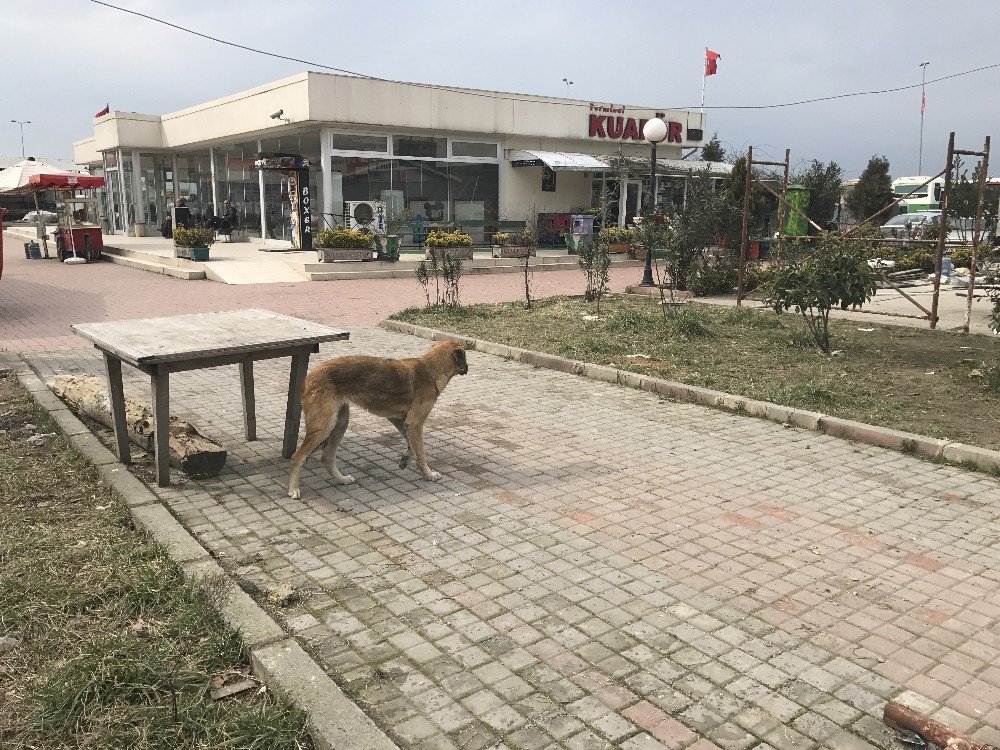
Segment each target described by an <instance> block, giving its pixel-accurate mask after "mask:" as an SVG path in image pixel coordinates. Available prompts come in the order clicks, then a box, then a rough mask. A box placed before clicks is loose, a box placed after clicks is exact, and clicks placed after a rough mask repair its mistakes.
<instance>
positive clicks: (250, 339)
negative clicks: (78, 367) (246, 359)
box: [70, 309, 350, 366]
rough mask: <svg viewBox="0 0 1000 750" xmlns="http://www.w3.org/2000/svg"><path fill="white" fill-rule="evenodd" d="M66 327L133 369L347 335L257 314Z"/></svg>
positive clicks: (199, 315) (253, 311) (263, 312)
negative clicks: (134, 367) (140, 366)
mask: <svg viewBox="0 0 1000 750" xmlns="http://www.w3.org/2000/svg"><path fill="white" fill-rule="evenodd" d="M70 328H71V329H72V330H73V332H74V333H77V334H79V335H80V336H83V337H85V338H87V339H90V340H91V341H92V342H94V346H96V347H97V348H98V349H101V350H102V351H105V352H108V353H109V354H112V355H114V356H116V357H118V358H119V359H121V360H122V361H124V362H128V363H129V364H131V365H133V366H136V365H155V364H160V363H165V362H182V361H191V360H197V359H201V358H208V357H215V356H224V355H227V354H242V353H244V352H246V353H253V352H261V351H266V350H268V349H283V348H288V347H294V346H310V345H313V344H319V343H322V342H324V341H342V340H344V339H346V338H348V337H349V336H350V334H349V333H347V331H341V330H339V329H337V328H330V327H329V326H325V325H320V324H319V323H313V322H311V321H308V320H302V319H301V318H293V317H291V316H290V315H281V314H280V313H275V312H271V311H270V310H257V309H249V310H232V311H229V312H212V313H195V314H192V315H171V316H168V317H165V318H140V319H136V320H118V321H113V322H109V323H82V324H74V325H71V326H70Z"/></svg>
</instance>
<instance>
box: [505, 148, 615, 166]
mask: <svg viewBox="0 0 1000 750" xmlns="http://www.w3.org/2000/svg"><path fill="white" fill-rule="evenodd" d="M507 158H508V159H509V160H510V162H511V164H512V166H515V167H517V166H524V167H530V166H533V163H535V164H537V163H538V162H540V163H541V164H544V165H545V166H547V167H549V168H550V169H553V170H555V171H566V172H603V171H604V170H606V169H607V168H608V165H607V164H605V163H604V162H603V161H601V160H600V159H597V158H595V157H593V156H590V155H588V154H573V153H568V152H565V151H528V150H524V151H521V150H517V149H512V150H511V151H509V152H507ZM518 162H521V163H518ZM539 166H540V164H539Z"/></svg>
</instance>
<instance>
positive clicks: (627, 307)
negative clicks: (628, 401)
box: [393, 295, 1000, 449]
mask: <svg viewBox="0 0 1000 750" xmlns="http://www.w3.org/2000/svg"><path fill="white" fill-rule="evenodd" d="M593 316H594V307H593V306H592V305H588V304H586V303H584V302H583V301H582V299H580V298H569V297H553V298H550V299H547V300H542V301H540V302H539V303H538V305H537V307H536V309H534V310H525V309H523V305H519V304H517V303H513V304H492V305H470V306H468V307H464V308H458V309H454V308H449V309H445V308H426V309H421V308H412V309H409V310H404V311H402V312H400V313H398V314H396V315H395V316H393V317H394V318H396V319H398V320H403V321H406V322H410V323H416V324H418V325H423V326H429V327H432V328H440V329H443V330H447V331H452V332H455V333H461V334H463V335H466V336H470V337H474V338H481V339H487V340H490V341H496V342H499V343H503V344H508V345H511V346H516V347H520V348H524V349H534V350H540V351H544V352H548V353H551V354H557V355H560V356H564V357H570V358H572V359H577V360H582V361H586V362H594V363H597V364H605V365H611V366H614V367H619V368H622V369H626V370H630V371H633V372H638V373H642V374H646V375H652V376H656V377H661V378H666V379H670V380H676V381H681V382H684V383H689V384H691V385H698V386H703V387H706V388H713V389H716V390H720V391H726V392H729V393H736V394H739V395H742V396H746V397H748V398H754V399H759V400H762V401H771V402H774V403H778V404H783V405H786V406H794V407H799V408H802V409H809V410H813V411H819V412H823V413H826V414H830V415H833V416H837V417H843V418H846V419H854V420H857V421H860V422H867V423H870V424H876V425H882V426H885V427H892V428H895V429H899V430H906V431H908V432H916V433H920V434H924V435H930V436H933V437H940V438H947V439H950V440H956V441H961V442H965V443H970V444H972V445H979V446H983V447H986V448H992V449H1000V388H996V387H992V385H991V383H992V381H991V378H990V374H991V373H993V372H995V371H997V368H998V367H1000V342H998V341H997V340H996V338H995V337H989V336H979V335H961V334H956V333H952V332H948V331H930V330H927V329H918V328H902V327H899V326H891V325H884V324H880V323H877V322H875V323H867V322H858V321H848V320H837V321H831V323H830V329H831V337H832V341H833V348H834V349H835V350H839V354H838V355H837V356H833V357H826V356H823V355H821V354H818V353H817V352H816V349H815V348H814V346H813V345H812V342H811V339H810V338H809V335H808V333H807V332H806V330H805V326H804V324H803V323H802V321H801V319H800V318H798V317H796V316H795V315H793V314H784V315H776V314H775V313H773V312H770V311H761V310H753V309H747V308H725V307H717V306H711V305H701V304H697V303H691V304H688V305H685V306H684V307H683V308H682V309H681V310H680V311H679V313H678V314H677V315H676V316H670V315H667V316H664V315H662V314H661V313H660V311H659V309H658V305H657V304H656V303H655V301H654V300H652V299H649V298H637V297H630V296H625V295H616V296H614V297H611V298H609V299H608V301H607V302H606V303H605V306H603V307H602V310H601V315H600V318H599V319H596V320H594V319H588V318H593ZM861 329H874V330H870V331H867V330H861Z"/></svg>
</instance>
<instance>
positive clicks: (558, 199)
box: [74, 72, 728, 241]
mask: <svg viewBox="0 0 1000 750" xmlns="http://www.w3.org/2000/svg"><path fill="white" fill-rule="evenodd" d="M657 115H659V116H661V117H662V118H663V119H664V120H665V121H666V122H667V123H668V125H669V128H670V129H669V135H668V139H667V141H665V142H664V143H662V144H661V145H660V146H659V148H658V156H659V157H661V158H662V159H663V162H662V164H661V172H666V174H664V175H663V176H662V177H660V179H658V189H659V196H660V197H659V201H660V205H661V206H662V205H667V204H671V203H676V202H679V201H680V200H682V199H683V194H684V181H685V177H684V175H685V174H686V173H689V172H690V171H691V170H692V169H697V168H699V166H703V164H702V163H700V162H680V161H679V160H680V159H681V155H682V151H681V149H682V148H685V147H687V148H690V147H696V146H700V145H702V144H703V142H704V139H705V115H704V114H700V113H697V112H683V111H676V110H665V109H660V110H657V109H656V108H651V107H639V106H628V105H626V106H623V105H617V104H606V103H594V102H589V101H580V100H571V99H558V98H548V97H541V96H528V95H524V94H510V93H504V92H498V91H481V90H475V89H459V88H452V87H441V86H432V85H426V84H415V83H401V82H387V81H381V80H372V79H366V78H356V77H349V76H337V75H328V74H324V73H312V72H308V73H301V74H298V75H295V76H292V77H290V78H285V79H282V80H280V81H275V82H273V83H269V84H267V85H264V86H260V87H258V88H254V89H251V90H249V91H243V92H240V93H238V94H233V95H232V96H227V97H224V98H222V99H217V100H215V101H211V102H206V103H204V104H199V105H196V106H193V107H190V108H188V109H185V110H181V111H179V112H173V113H170V114H166V115H146V114H138V113H135V112H120V111H114V112H111V113H110V114H108V115H105V116H103V117H100V118H98V119H96V120H95V121H94V134H93V136H92V137H91V138H87V139H85V140H81V141H78V142H76V143H75V144H74V155H75V159H76V161H77V162H78V163H80V164H85V165H88V166H90V167H91V168H92V171H95V172H97V173H102V172H103V174H104V176H105V177H106V178H107V184H108V188H107V195H106V209H107V214H108V227H107V229H108V231H109V232H112V233H128V234H131V233H132V232H133V231H134V225H135V224H137V223H139V224H145V225H147V227H148V229H147V231H150V232H152V231H155V228H156V227H158V226H159V225H160V224H161V223H162V222H163V220H164V218H165V217H166V216H169V207H170V205H171V204H172V203H173V201H174V200H175V199H176V198H179V197H184V198H186V199H187V203H188V206H189V207H190V208H191V209H192V212H193V213H194V214H195V215H198V214H199V213H204V212H207V211H211V212H213V213H220V212H221V208H222V202H223V200H224V199H229V200H230V201H231V202H232V204H233V205H235V207H236V208H237V211H238V213H239V216H240V220H241V224H242V229H243V230H244V231H245V232H246V233H247V234H249V235H250V236H265V237H274V238H277V239H287V238H289V236H290V234H289V232H290V230H289V218H288V217H289V210H288V197H287V182H286V178H285V177H283V176H282V175H281V174H280V173H276V172H266V171H258V170H256V169H255V168H254V160H255V157H256V155H257V154H259V153H270V152H280V153H296V154H302V155H304V156H306V157H307V158H308V159H309V161H310V163H311V169H310V183H311V190H312V195H313V207H314V208H313V211H314V224H315V225H317V226H318V227H322V226H327V225H330V224H332V223H334V222H337V223H344V211H345V203H346V202H347V201H363V200H381V201H385V202H386V204H387V205H388V207H389V210H390V212H393V211H395V212H400V211H402V210H403V209H404V208H405V209H411V210H412V212H413V214H414V215H416V216H422V217H424V218H425V219H426V220H428V221H430V222H442V223H457V224H459V225H461V226H462V227H463V229H465V230H466V231H469V232H470V233H471V234H473V236H474V237H475V238H476V239H477V240H478V241H482V239H483V233H484V232H485V233H489V231H490V224H491V222H496V221H498V220H528V221H531V220H533V219H534V217H535V216H536V215H538V214H542V215H557V216H559V215H566V214H568V213H570V212H571V211H574V210H579V209H582V208H586V207H592V206H598V205H603V207H604V212H605V213H604V215H605V216H606V217H608V219H609V220H610V221H614V219H616V218H617V220H618V221H619V223H624V222H626V221H627V220H629V219H630V218H631V216H633V215H634V214H635V213H637V212H638V211H639V210H640V209H641V205H642V202H643V201H644V200H646V199H644V197H643V196H644V193H646V192H648V170H649V164H648V162H649V152H650V147H649V145H648V144H647V143H645V142H643V141H642V124H643V123H644V122H645V120H646V119H648V118H651V117H654V116H657ZM619 155H620V156H624V157H626V159H625V160H621V159H618V158H617V157H618V156H619ZM622 164H627V165H629V166H625V167H622V166H621V165H622ZM712 168H713V169H714V170H715V171H716V172H718V173H723V174H724V173H727V172H728V165H719V164H716V165H712ZM644 176H645V177H646V180H645V186H644V182H643V177H644ZM620 196H624V198H625V200H620V199H619V197H620ZM317 209H320V210H317ZM477 235H478V237H477Z"/></svg>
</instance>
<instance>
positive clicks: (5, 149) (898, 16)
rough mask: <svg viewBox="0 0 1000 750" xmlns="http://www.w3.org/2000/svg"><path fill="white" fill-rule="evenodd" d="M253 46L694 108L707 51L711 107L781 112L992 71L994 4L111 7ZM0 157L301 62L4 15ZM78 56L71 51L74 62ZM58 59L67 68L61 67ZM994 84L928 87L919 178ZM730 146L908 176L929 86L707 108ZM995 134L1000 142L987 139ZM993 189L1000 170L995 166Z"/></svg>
mask: <svg viewBox="0 0 1000 750" xmlns="http://www.w3.org/2000/svg"><path fill="white" fill-rule="evenodd" d="M111 1H112V2H115V4H117V5H121V6H124V7H128V8H132V9H134V10H138V11H141V12H145V13H148V14H151V15H155V16H158V17H161V18H164V19H165V20H169V21H171V22H173V23H177V24H179V25H183V26H188V27H191V28H194V29H196V30H199V31H203V32H205V33H210V34H213V35H217V36H220V37H223V38H226V39H230V40H232V41H236V42H240V43H243V44H247V45H250V46H256V47H261V48H264V49H268V50H272V51H275V52H280V53H283V54H287V55H291V56H294V57H300V58H304V59H308V60H314V61H316V62H321V63H325V64H327V65H333V66H337V67H343V68H348V69H351V70H356V71H360V72H364V73H367V74H371V75H376V76H380V77H387V78H398V79H405V80H412V81H421V82H430V83H440V84H451V85H457V86H469V87H474V88H489V89H499V90H505V91H516V92H524V93H532V94H543V95H552V96H564V95H565V94H566V86H565V84H563V82H562V79H563V78H564V77H566V78H569V79H570V80H572V81H574V84H573V86H572V87H571V95H572V96H573V97H574V98H580V99H592V100H597V101H605V102H613V103H628V104H649V105H655V106H664V107H675V108H684V107H694V108H697V105H698V102H699V98H700V94H701V82H702V78H701V70H702V64H703V58H704V48H705V47H706V46H708V47H711V48H712V49H714V50H715V51H717V52H719V53H720V54H721V55H722V60H721V61H720V63H719V73H718V75H716V76H713V77H711V78H709V79H708V93H707V97H706V105H707V106H709V107H710V106H711V105H733V104H741V105H742V104H772V103H781V102H787V101H795V100H800V99H808V98H813V97H818V96H826V95H834V94H841V93H848V92H853V91H865V90H870V89H882V88H890V87H895V86H901V85H906V84H909V83H919V82H920V69H919V67H918V65H919V63H921V62H923V61H925V60H929V61H930V63H931V64H930V66H929V67H928V69H927V73H928V76H927V77H928V79H933V78H937V77H940V76H943V75H947V74H951V73H957V72H960V71H963V70H967V69H970V68H976V67H980V66H984V65H989V64H993V63H1000V46H998V45H997V36H998V33H1000V2H998V0H951V2H940V0H934V1H933V2H932V1H929V0H906V1H903V0H867V1H861V0H840V2H823V3H819V2H809V1H808V0H796V1H794V2H792V1H786V0H780V1H777V0H772V1H771V2H745V1H744V0H705V1H704V2H698V3H695V2H690V0H688V2H668V1H667V0H660V2H652V1H648V0H647V1H643V2H640V1H636V2H628V1H620V2H607V1H606V0H599V1H596V2H595V1H593V0H506V1H505V2H482V1H480V2H471V1H469V0H465V1H464V2H459V1H457V0H455V1H452V0H448V1H445V0H441V1H435V0H425V2H420V3H415V2H411V1H406V0H380V2H370V0H355V2H340V1H339V0H338V1H336V2H334V1H333V0H327V1H325V2H324V1H322V0H284V2H275V0H239V1H238V2H235V1H233V0H173V2H169V3H168V2H162V1H161V0H111ZM3 4H4V6H6V7H4V10H3V24H2V39H3V45H2V48H0V49H2V51H0V60H2V62H3V65H2V70H3V71H4V81H3V84H2V86H3V113H4V114H5V115H7V116H6V117H3V118H2V119H0V155H2V156H18V155H20V150H21V147H20V140H19V134H18V127H17V125H13V124H10V123H9V122H8V121H9V120H10V119H12V118H13V119H19V120H31V121H32V124H31V125H27V126H25V142H26V148H27V152H28V154H29V155H35V156H38V157H50V158H69V157H70V156H71V155H72V145H71V144H72V142H73V141H74V140H77V139H79V138H83V137H86V136H88V135H90V134H91V133H92V117H93V115H94V114H95V113H96V112H97V111H98V110H100V109H101V108H103V107H104V105H105V103H106V102H107V103H110V105H111V108H112V109H119V110H127V111H136V112H146V113H152V114H161V113H164V112H171V111H174V110H177V109H181V108H184V107H187V106H191V105H194V104H198V103H200V102H203V101H207V100H209V99H214V98H217V97H220V96H224V95H226V94H230V93H234V92H236V91H241V90H243V89H246V88H250V87H252V86H256V85H260V84H263V83H266V82H268V81H271V80H274V79H277V78H281V77H283V76H286V75H290V74H292V73H296V72H300V71H301V70H303V69H305V68H306V67H307V66H304V65H301V64H297V63H288V62H283V61H280V60H275V59H272V58H266V57H263V56H259V55H254V54H251V53H248V52H243V51H240V50H236V49H232V48H227V47H223V46H221V45H218V44H215V43H213V42H210V41H207V40H204V39H199V38H197V37H194V36H191V35H188V34H184V33H182V32H179V31H176V30H173V29H169V28H167V27H165V26H161V25H157V24H154V23H151V22H150V21H146V20H143V19H141V18H136V17H134V16H126V15H123V14H121V13H119V12H116V11H113V10H110V9H107V8H104V7H101V6H98V5H95V4H93V3H90V2H87V0H32V1H31V2H14V0H4V3H3ZM73 50H77V51H73ZM62 52H65V53H66V55H65V56H63V55H62V54H60V53H62ZM998 92H1000V68H996V69H992V70H988V71H984V72H981V73H975V74H972V75H969V76H965V77H962V78H956V79H952V80H949V81H943V82H940V83H936V84H933V85H929V86H928V87H927V112H926V119H925V130H924V165H925V166H924V172H925V173H927V172H929V171H930V166H935V167H936V169H935V170H934V171H937V169H940V168H941V167H942V166H943V162H944V152H945V150H946V148H947V138H948V132H949V131H950V130H955V131H957V139H958V143H959V144H960V146H961V147H964V148H977V149H978V148H979V147H980V146H981V144H982V141H983V137H984V136H985V135H987V134H989V133H990V131H991V129H992V128H994V126H995V125H996V124H997V123H998V122H1000V116H998V115H1000V96H998ZM707 111H708V113H709V119H708V124H709V132H712V131H718V133H719V138H720V139H721V140H722V141H723V143H724V144H725V146H726V147H727V149H732V150H737V151H742V150H745V148H746V146H747V145H750V144H752V145H753V146H754V147H755V151H757V150H759V151H761V152H763V153H764V154H766V155H767V158H775V159H780V157H781V156H782V155H783V150H784V148H786V147H789V148H791V150H792V160H793V163H796V162H797V163H801V162H804V161H808V160H810V159H814V158H815V159H821V160H823V161H828V160H831V159H832V160H835V161H837V162H838V163H839V164H840V165H841V166H842V167H843V168H844V170H845V172H846V173H847V174H848V176H856V175H857V174H858V173H859V172H860V171H861V169H863V168H864V165H865V164H866V163H867V161H868V158H869V157H870V156H871V155H872V154H884V155H886V156H887V157H888V158H889V160H890V163H891V165H892V166H891V169H892V173H893V175H894V176H899V175H912V174H916V171H917V150H918V136H919V128H920V90H919V88H918V89H913V90H910V91H904V92H900V93H894V94H887V95H881V96H865V97H857V98H852V99H842V100H839V101H833V102H823V103H819V104H808V105H802V106H798V107H788V108H782V109H767V110H714V109H708V110H707ZM993 135H1000V132H997V133H993ZM994 162H995V163H996V165H997V168H996V169H993V170H991V172H993V173H1000V157H998V158H996V159H994Z"/></svg>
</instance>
